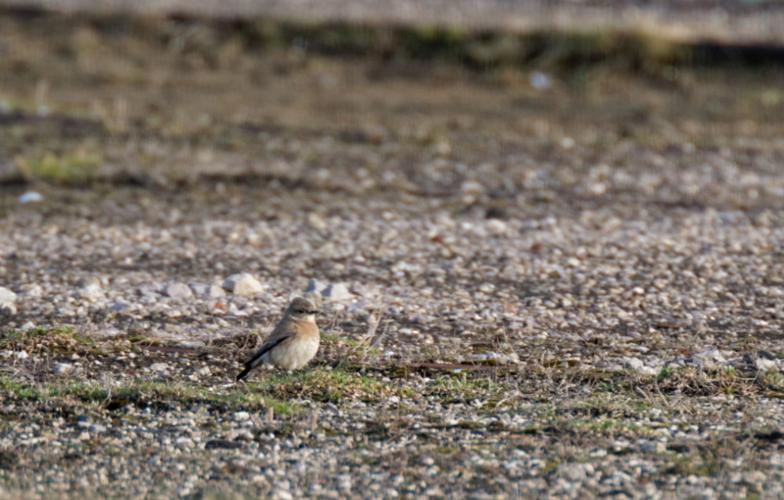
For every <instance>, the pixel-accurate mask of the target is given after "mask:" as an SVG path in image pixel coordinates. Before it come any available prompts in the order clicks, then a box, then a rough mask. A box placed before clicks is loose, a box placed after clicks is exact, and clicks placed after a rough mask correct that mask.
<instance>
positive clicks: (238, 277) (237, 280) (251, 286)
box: [223, 273, 264, 297]
mask: <svg viewBox="0 0 784 500" xmlns="http://www.w3.org/2000/svg"><path fill="white" fill-rule="evenodd" d="M223 288H225V289H226V290H228V291H230V292H232V293H233V294H234V295H240V296H244V297H249V296H253V295H257V294H259V293H261V292H263V291H264V287H263V286H262V285H261V283H259V281H258V280H257V279H256V278H254V277H253V276H252V275H250V274H249V273H238V274H232V275H231V276H229V277H228V278H226V279H225V280H224V282H223Z"/></svg>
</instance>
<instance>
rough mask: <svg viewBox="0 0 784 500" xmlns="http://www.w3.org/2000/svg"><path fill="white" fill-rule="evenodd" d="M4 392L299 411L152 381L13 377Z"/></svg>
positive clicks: (250, 396)
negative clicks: (40, 381) (43, 381)
mask: <svg viewBox="0 0 784 500" xmlns="http://www.w3.org/2000/svg"><path fill="white" fill-rule="evenodd" d="M0 391H2V393H3V394H4V395H5V396H6V397H8V396H10V397H12V398H15V399H22V400H28V401H41V402H50V403H57V402H60V403H67V402H68V401H69V400H76V401H78V402H81V403H85V404H100V405H101V406H105V407H108V408H110V409H111V408H117V407H122V406H125V405H127V404H135V405H140V406H146V405H154V404H180V405H188V404H199V403H200V404H206V405H209V406H213V407H217V408H223V409H232V410H233V409H248V410H261V409H267V408H272V409H273V410H274V411H275V413H277V414H279V415H293V414H295V413H297V412H298V411H299V407H298V406H297V405H295V404H292V403H289V402H287V401H283V400H279V399H276V398H273V397H269V396H265V395H261V394H255V393H248V392H247V391H243V390H240V389H233V390H230V391H218V390H213V389H212V388H210V387H207V386H202V385H193V384H180V383H164V382H154V381H149V380H132V381H130V382H129V383H127V384H125V385H122V386H120V387H113V388H108V387H103V386H101V385H100V384H97V383H91V382H80V381H69V382H63V383H46V384H34V383H29V382H23V381H18V380H14V379H12V378H10V377H0Z"/></svg>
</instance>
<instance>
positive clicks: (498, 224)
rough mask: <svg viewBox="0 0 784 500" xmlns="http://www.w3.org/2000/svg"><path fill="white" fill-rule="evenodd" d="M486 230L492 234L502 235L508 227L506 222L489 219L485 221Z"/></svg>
mask: <svg viewBox="0 0 784 500" xmlns="http://www.w3.org/2000/svg"><path fill="white" fill-rule="evenodd" d="M487 229H488V230H489V231H490V232H491V233H493V234H504V233H506V231H507V229H508V227H507V225H506V222H504V221H502V220H500V219H490V220H488V221H487Z"/></svg>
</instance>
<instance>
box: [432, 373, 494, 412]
mask: <svg viewBox="0 0 784 500" xmlns="http://www.w3.org/2000/svg"><path fill="white" fill-rule="evenodd" d="M505 392H506V391H505V388H504V386H503V384H501V383H498V382H496V381H494V380H493V379H492V378H490V377H487V376H482V375H477V374H469V373H467V372H463V373H454V374H449V375H442V376H440V377H437V378H435V379H433V380H432V381H431V382H430V383H429V384H428V386H427V389H426V393H425V394H426V395H427V396H430V397H435V398H437V399H438V400H439V401H440V402H441V403H442V404H449V403H465V402H476V401H479V402H481V403H482V406H486V407H490V408H493V409H494V408H496V407H497V406H498V403H500V402H501V401H502V400H503V398H504V393H505Z"/></svg>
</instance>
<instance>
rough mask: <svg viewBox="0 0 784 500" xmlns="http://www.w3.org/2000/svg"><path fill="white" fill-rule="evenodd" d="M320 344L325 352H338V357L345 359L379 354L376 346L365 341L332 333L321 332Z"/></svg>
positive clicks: (357, 358)
mask: <svg viewBox="0 0 784 500" xmlns="http://www.w3.org/2000/svg"><path fill="white" fill-rule="evenodd" d="M321 344H322V348H324V350H325V351H326V352H329V351H336V352H339V353H340V358H341V359H343V360H347V361H352V360H354V361H358V360H364V359H368V358H377V357H379V356H380V355H381V351H380V350H379V349H378V348H376V347H371V346H369V345H368V343H367V342H364V341H361V340H356V339H352V338H350V337H346V336H342V335H335V334H332V333H322V334H321Z"/></svg>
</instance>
